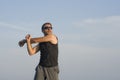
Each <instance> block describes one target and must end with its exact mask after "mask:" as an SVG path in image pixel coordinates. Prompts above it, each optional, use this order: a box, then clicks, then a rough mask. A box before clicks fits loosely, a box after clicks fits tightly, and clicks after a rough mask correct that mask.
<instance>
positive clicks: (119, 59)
mask: <svg viewBox="0 0 120 80" xmlns="http://www.w3.org/2000/svg"><path fill="white" fill-rule="evenodd" d="M45 22H51V23H52V25H53V32H54V33H55V34H56V35H57V36H58V39H59V68H60V74H59V78H60V80H120V0H59V1H57V0H0V39H1V40H0V45H1V46H0V51H1V52H0V53H1V55H0V80H33V78H34V74H35V68H36V66H37V64H38V63H39V58H40V57H39V56H40V52H38V53H37V54H36V55H33V56H29V55H28V53H27V49H26V45H25V46H24V47H22V48H21V47H19V46H18V41H19V40H21V39H24V38H25V35H27V34H31V36H32V37H40V36H43V34H42V32H41V26H42V24H43V23H45ZM35 45H36V44H34V45H33V46H35Z"/></svg>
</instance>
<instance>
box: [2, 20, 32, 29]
mask: <svg viewBox="0 0 120 80" xmlns="http://www.w3.org/2000/svg"><path fill="white" fill-rule="evenodd" d="M0 27H3V28H9V29H15V30H20V31H31V30H30V29H28V28H25V27H24V26H23V27H22V26H18V25H14V24H9V23H5V22H0Z"/></svg>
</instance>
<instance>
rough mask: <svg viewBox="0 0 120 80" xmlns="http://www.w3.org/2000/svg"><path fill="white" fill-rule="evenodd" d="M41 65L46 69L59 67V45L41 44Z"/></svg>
mask: <svg viewBox="0 0 120 80" xmlns="http://www.w3.org/2000/svg"><path fill="white" fill-rule="evenodd" d="M39 47H40V52H41V55H40V63H39V65H41V66H44V67H53V66H57V65H58V44H52V43H50V42H43V43H39Z"/></svg>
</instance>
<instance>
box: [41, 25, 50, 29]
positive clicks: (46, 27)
mask: <svg viewBox="0 0 120 80" xmlns="http://www.w3.org/2000/svg"><path fill="white" fill-rule="evenodd" d="M43 29H52V27H48V26H45V27H44V28H43Z"/></svg>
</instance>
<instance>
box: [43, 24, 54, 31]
mask: <svg viewBox="0 0 120 80" xmlns="http://www.w3.org/2000/svg"><path fill="white" fill-rule="evenodd" d="M47 24H49V25H51V27H52V24H51V23H50V22H46V23H44V24H43V25H42V28H41V30H42V31H43V29H44V26H45V25H47Z"/></svg>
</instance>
